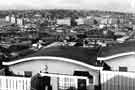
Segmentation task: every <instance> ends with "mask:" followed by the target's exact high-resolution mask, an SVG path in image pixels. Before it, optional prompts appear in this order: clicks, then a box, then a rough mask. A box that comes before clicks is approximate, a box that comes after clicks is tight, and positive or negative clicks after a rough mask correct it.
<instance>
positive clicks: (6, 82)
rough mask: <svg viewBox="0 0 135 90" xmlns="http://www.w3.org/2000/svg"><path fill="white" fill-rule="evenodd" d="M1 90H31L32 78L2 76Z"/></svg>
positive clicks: (0, 80) (0, 81)
mask: <svg viewBox="0 0 135 90" xmlns="http://www.w3.org/2000/svg"><path fill="white" fill-rule="evenodd" d="M0 90H30V78H24V77H9V76H0Z"/></svg>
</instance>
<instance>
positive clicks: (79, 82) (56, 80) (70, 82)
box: [40, 73, 89, 90]
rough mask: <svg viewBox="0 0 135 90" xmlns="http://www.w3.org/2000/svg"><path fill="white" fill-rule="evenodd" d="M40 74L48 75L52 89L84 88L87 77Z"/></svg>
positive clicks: (79, 89) (78, 89)
mask: <svg viewBox="0 0 135 90" xmlns="http://www.w3.org/2000/svg"><path fill="white" fill-rule="evenodd" d="M40 75H41V76H47V77H50V79H51V80H50V83H51V86H52V90H82V89H83V90H86V88H87V86H89V79H88V78H87V77H83V76H70V75H60V74H48V73H41V74H40Z"/></svg>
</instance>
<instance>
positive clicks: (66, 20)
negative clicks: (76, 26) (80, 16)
mask: <svg viewBox="0 0 135 90" xmlns="http://www.w3.org/2000/svg"><path fill="white" fill-rule="evenodd" d="M56 23H57V24H58V25H64V24H65V25H71V19H70V18H64V19H57V20H56Z"/></svg>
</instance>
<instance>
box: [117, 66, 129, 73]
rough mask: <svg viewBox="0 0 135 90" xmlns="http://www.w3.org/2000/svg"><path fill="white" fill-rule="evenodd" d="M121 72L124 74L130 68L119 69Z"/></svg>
mask: <svg viewBox="0 0 135 90" xmlns="http://www.w3.org/2000/svg"><path fill="white" fill-rule="evenodd" d="M119 71H122V72H127V71H128V68H127V67H121V66H120V67H119Z"/></svg>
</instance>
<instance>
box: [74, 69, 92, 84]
mask: <svg viewBox="0 0 135 90" xmlns="http://www.w3.org/2000/svg"><path fill="white" fill-rule="evenodd" d="M73 75H74V76H84V77H88V78H89V83H91V84H92V83H93V76H92V75H90V74H89V72H88V71H74V74H73Z"/></svg>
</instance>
